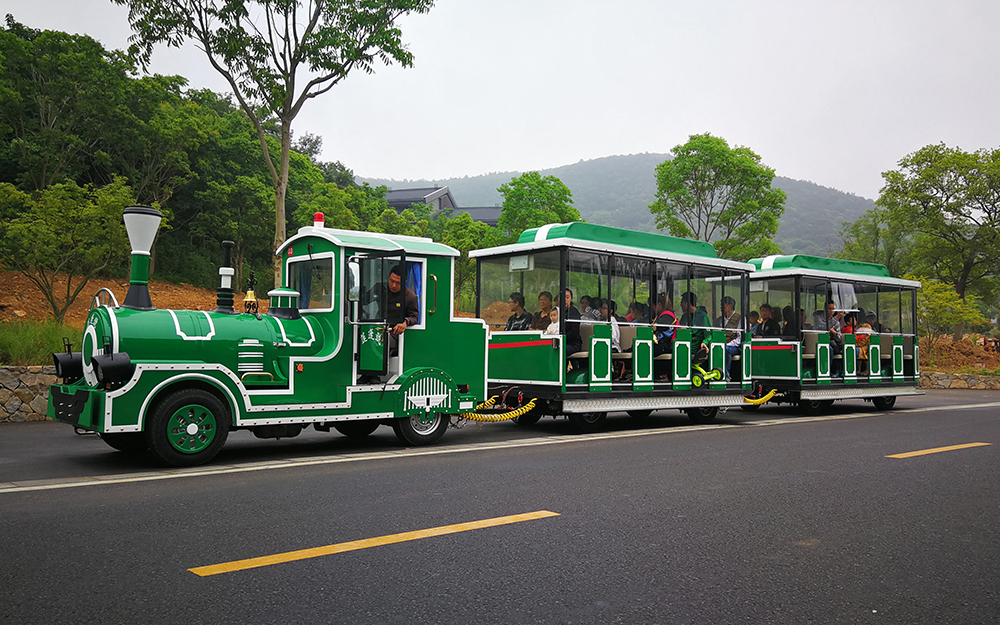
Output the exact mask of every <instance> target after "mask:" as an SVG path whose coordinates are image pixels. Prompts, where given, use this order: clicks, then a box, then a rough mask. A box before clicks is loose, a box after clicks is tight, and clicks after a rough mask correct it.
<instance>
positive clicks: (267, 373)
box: [240, 371, 274, 382]
mask: <svg viewBox="0 0 1000 625" xmlns="http://www.w3.org/2000/svg"><path fill="white" fill-rule="evenodd" d="M251 375H266V376H268V377H270V378H271V379H270V380H268V382H274V374H273V373H271V372H270V371H247V372H246V373H244V374H243V375H241V376H240V382H244V381H246V379H247V376H251Z"/></svg>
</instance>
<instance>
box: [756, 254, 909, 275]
mask: <svg viewBox="0 0 1000 625" xmlns="http://www.w3.org/2000/svg"><path fill="white" fill-rule="evenodd" d="M771 258H773V262H772V263H771V266H770V267H769V268H768V269H764V268H763V267H764V263H765V262H767V260H768V259H771ZM747 262H749V263H750V264H751V265H753V266H754V267H755V268H756V269H757V271H779V270H781V269H811V270H813V271H831V272H836V273H847V274H855V275H859V276H870V277H873V278H891V277H892V275H890V274H889V270H888V269H887V268H886V267H885V265H877V264H875V263H863V262H860V261H856V260H841V259H839V258H823V257H820V256H807V255H805V254H781V255H777V256H774V257H771V256H768V257H766V258H751V259H750V260H749V261H747Z"/></svg>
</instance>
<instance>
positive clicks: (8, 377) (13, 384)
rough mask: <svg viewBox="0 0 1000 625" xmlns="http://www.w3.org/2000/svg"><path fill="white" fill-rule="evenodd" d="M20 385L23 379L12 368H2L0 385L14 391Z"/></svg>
mask: <svg viewBox="0 0 1000 625" xmlns="http://www.w3.org/2000/svg"><path fill="white" fill-rule="evenodd" d="M19 386H21V380H19V379H18V378H17V376H16V375H14V374H13V373H12V372H11V370H10V369H7V368H4V369H0V387H3V388H6V389H9V390H11V391H13V390H14V389H16V388H17V387H19Z"/></svg>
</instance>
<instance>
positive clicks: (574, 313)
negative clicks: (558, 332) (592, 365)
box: [563, 289, 583, 355]
mask: <svg viewBox="0 0 1000 625" xmlns="http://www.w3.org/2000/svg"><path fill="white" fill-rule="evenodd" d="M563 319H565V321H566V354H567V355H569V354H574V353H576V352H578V351H581V348H582V346H583V339H581V338H580V311H579V310H577V308H576V306H574V305H573V290H572V289H566V290H565V291H563Z"/></svg>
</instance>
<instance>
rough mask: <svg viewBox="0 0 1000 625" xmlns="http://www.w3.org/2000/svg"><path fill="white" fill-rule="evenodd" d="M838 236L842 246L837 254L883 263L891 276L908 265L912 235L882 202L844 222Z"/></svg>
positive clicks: (902, 270) (904, 269)
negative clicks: (883, 206)
mask: <svg viewBox="0 0 1000 625" xmlns="http://www.w3.org/2000/svg"><path fill="white" fill-rule="evenodd" d="M843 226H844V227H843V229H842V230H841V231H840V236H841V238H842V239H843V240H844V247H843V249H841V250H840V252H838V253H836V254H835V256H836V257H837V258H843V259H844V260H857V261H861V262H865V263H876V264H879V265H885V267H886V268H888V269H889V273H890V274H891V275H894V276H899V275H902V273H903V272H904V271H906V270H907V269H909V265H910V256H911V254H910V250H911V246H912V243H913V242H912V237H911V236H910V233H909V231H908V230H907V229H906V228H903V227H901V224H899V223H897V222H896V221H894V220H893V219H892V218H891V216H890V215H889V213H888V211H886V210H885V209H884V208H882V207H881V206H875V207H873V208H872V209H870V210H868V211H866V212H865V214H863V215H862V216H860V217H858V218H857V219H856V220H854V221H845V222H843Z"/></svg>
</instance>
